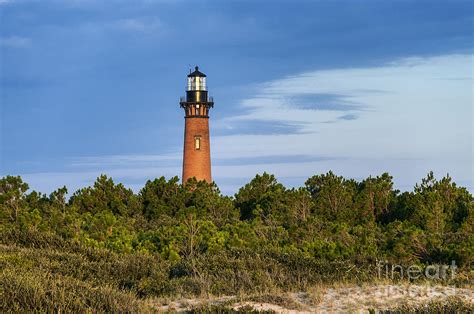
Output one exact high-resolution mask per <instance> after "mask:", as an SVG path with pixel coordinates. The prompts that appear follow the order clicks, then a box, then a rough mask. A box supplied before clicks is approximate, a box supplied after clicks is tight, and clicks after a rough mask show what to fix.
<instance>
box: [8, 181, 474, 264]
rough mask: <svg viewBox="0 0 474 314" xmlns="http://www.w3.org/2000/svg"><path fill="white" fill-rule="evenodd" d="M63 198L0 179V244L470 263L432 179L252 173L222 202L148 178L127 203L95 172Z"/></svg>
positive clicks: (462, 191) (119, 189) (473, 248)
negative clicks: (413, 181)
mask: <svg viewBox="0 0 474 314" xmlns="http://www.w3.org/2000/svg"><path fill="white" fill-rule="evenodd" d="M67 193H68V191H67V188H66V187H63V188H60V189H58V190H56V191H54V192H53V193H51V194H50V195H46V194H43V193H39V192H36V191H29V188H28V184H27V183H25V182H23V181H22V179H21V178H20V177H13V176H7V177H3V178H2V179H0V209H1V211H0V219H1V232H2V235H3V236H2V242H4V244H8V243H5V242H8V241H15V240H14V237H13V236H12V234H17V235H18V234H21V233H22V232H36V233H43V234H49V235H54V236H57V237H58V238H61V239H64V240H65V241H70V242H74V243H80V244H81V245H83V246H86V247H97V248H106V249H109V250H112V251H114V252H117V253H134V252H141V253H145V254H151V255H159V256H160V257H161V258H162V259H164V260H167V261H170V262H171V263H178V262H179V261H182V260H193V259H195V258H197V257H202V256H209V255H215V254H237V253H236V252H239V251H242V250H243V251H245V250H250V251H251V252H255V254H259V253H268V252H272V254H277V255H278V256H280V257H281V258H282V259H285V258H290V259H291V258H293V257H294V260H295V262H296V261H297V260H302V259H303V260H310V261H311V260H314V261H317V262H321V261H329V262H331V261H336V262H337V261H346V262H350V263H351V264H357V265H360V264H371V263H374V261H375V260H376V259H385V260H387V261H389V262H392V263H397V264H405V265H407V264H413V263H416V264H422V263H424V264H439V263H445V264H450V263H451V261H452V260H455V261H456V263H457V265H458V266H459V267H465V266H468V265H471V264H472V262H473V258H474V254H473V253H474V232H473V228H474V212H473V197H472V195H471V194H470V193H469V191H468V190H467V189H466V188H463V187H459V186H457V185H456V184H455V183H454V182H452V180H451V178H450V177H449V176H446V177H444V178H442V179H441V180H437V179H435V178H434V176H433V173H429V174H428V175H427V177H426V178H424V179H423V180H422V181H421V183H420V184H417V185H416V186H415V188H414V191H412V192H403V193H401V192H400V191H397V190H395V189H394V188H393V181H392V177H391V176H390V175H388V174H386V173H384V174H382V175H381V176H378V177H369V178H367V179H365V180H363V181H361V182H358V181H355V180H352V179H345V178H343V177H341V176H337V175H335V174H334V173H332V172H329V173H327V174H323V175H315V176H313V177H311V178H309V179H308V180H307V181H306V183H305V186H304V187H300V188H291V189H289V188H286V187H285V186H283V185H282V184H280V183H278V181H277V180H276V178H275V177H274V176H273V175H270V174H266V173H264V174H263V175H257V176H256V177H255V178H254V179H253V180H252V181H251V182H249V183H248V184H246V185H245V186H243V187H242V188H241V189H240V190H239V191H238V192H237V193H236V194H235V196H234V197H229V196H224V195H222V194H221V193H220V191H219V189H218V187H217V186H216V185H215V184H207V183H205V182H196V181H195V180H190V181H189V182H188V183H187V184H186V185H182V184H180V183H179V180H178V178H177V177H174V178H172V179H170V180H166V179H165V178H164V177H161V178H158V179H155V180H153V181H148V182H146V184H145V186H144V187H143V188H142V189H141V190H140V192H139V193H138V194H135V193H134V192H133V191H132V190H130V189H127V188H126V187H124V186H123V185H122V184H116V183H114V182H113V180H112V179H111V178H108V177H107V176H105V175H102V176H100V177H99V178H97V180H96V182H95V183H94V185H93V186H91V187H86V188H83V189H80V190H78V191H76V192H74V193H73V194H72V195H71V197H70V198H69V199H68V198H67ZM12 239H13V240H12ZM24 244H25V245H28V243H27V241H26V243H24Z"/></svg>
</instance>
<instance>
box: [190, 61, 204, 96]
mask: <svg viewBox="0 0 474 314" xmlns="http://www.w3.org/2000/svg"><path fill="white" fill-rule="evenodd" d="M187 90H188V91H205V90H207V87H206V74H204V73H202V72H200V71H199V67H197V66H196V67H195V68H194V72H192V73H189V75H188V89H187Z"/></svg>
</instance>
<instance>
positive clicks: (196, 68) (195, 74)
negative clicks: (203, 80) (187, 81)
mask: <svg viewBox="0 0 474 314" xmlns="http://www.w3.org/2000/svg"><path fill="white" fill-rule="evenodd" d="M190 71H191V70H190ZM188 77H206V74H204V73H202V72H201V71H199V67H198V66H195V67H194V72H192V73H189V74H188Z"/></svg>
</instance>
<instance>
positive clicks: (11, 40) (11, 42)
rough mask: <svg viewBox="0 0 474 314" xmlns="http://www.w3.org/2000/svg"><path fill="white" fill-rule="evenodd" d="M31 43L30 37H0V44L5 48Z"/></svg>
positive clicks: (25, 45)
mask: <svg viewBox="0 0 474 314" xmlns="http://www.w3.org/2000/svg"><path fill="white" fill-rule="evenodd" d="M0 1H1V0H0ZM0 4H1V2H0ZM31 43H32V41H31V39H30V38H26V37H21V36H9V37H3V38H0V46H1V47H7V48H26V47H29V46H31Z"/></svg>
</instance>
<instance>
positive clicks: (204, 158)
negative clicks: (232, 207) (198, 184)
mask: <svg viewBox="0 0 474 314" xmlns="http://www.w3.org/2000/svg"><path fill="white" fill-rule="evenodd" d="M184 120H185V121H186V122H185V127H184V151H183V182H186V181H187V180H188V179H189V178H192V177H196V179H197V180H206V181H207V182H212V178H211V145H210V141H209V118H202V117H199V118H197V117H196V118H191V117H188V118H185V119H184ZM196 136H200V137H201V148H200V149H199V150H196V149H195V148H194V138H195V137H196Z"/></svg>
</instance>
